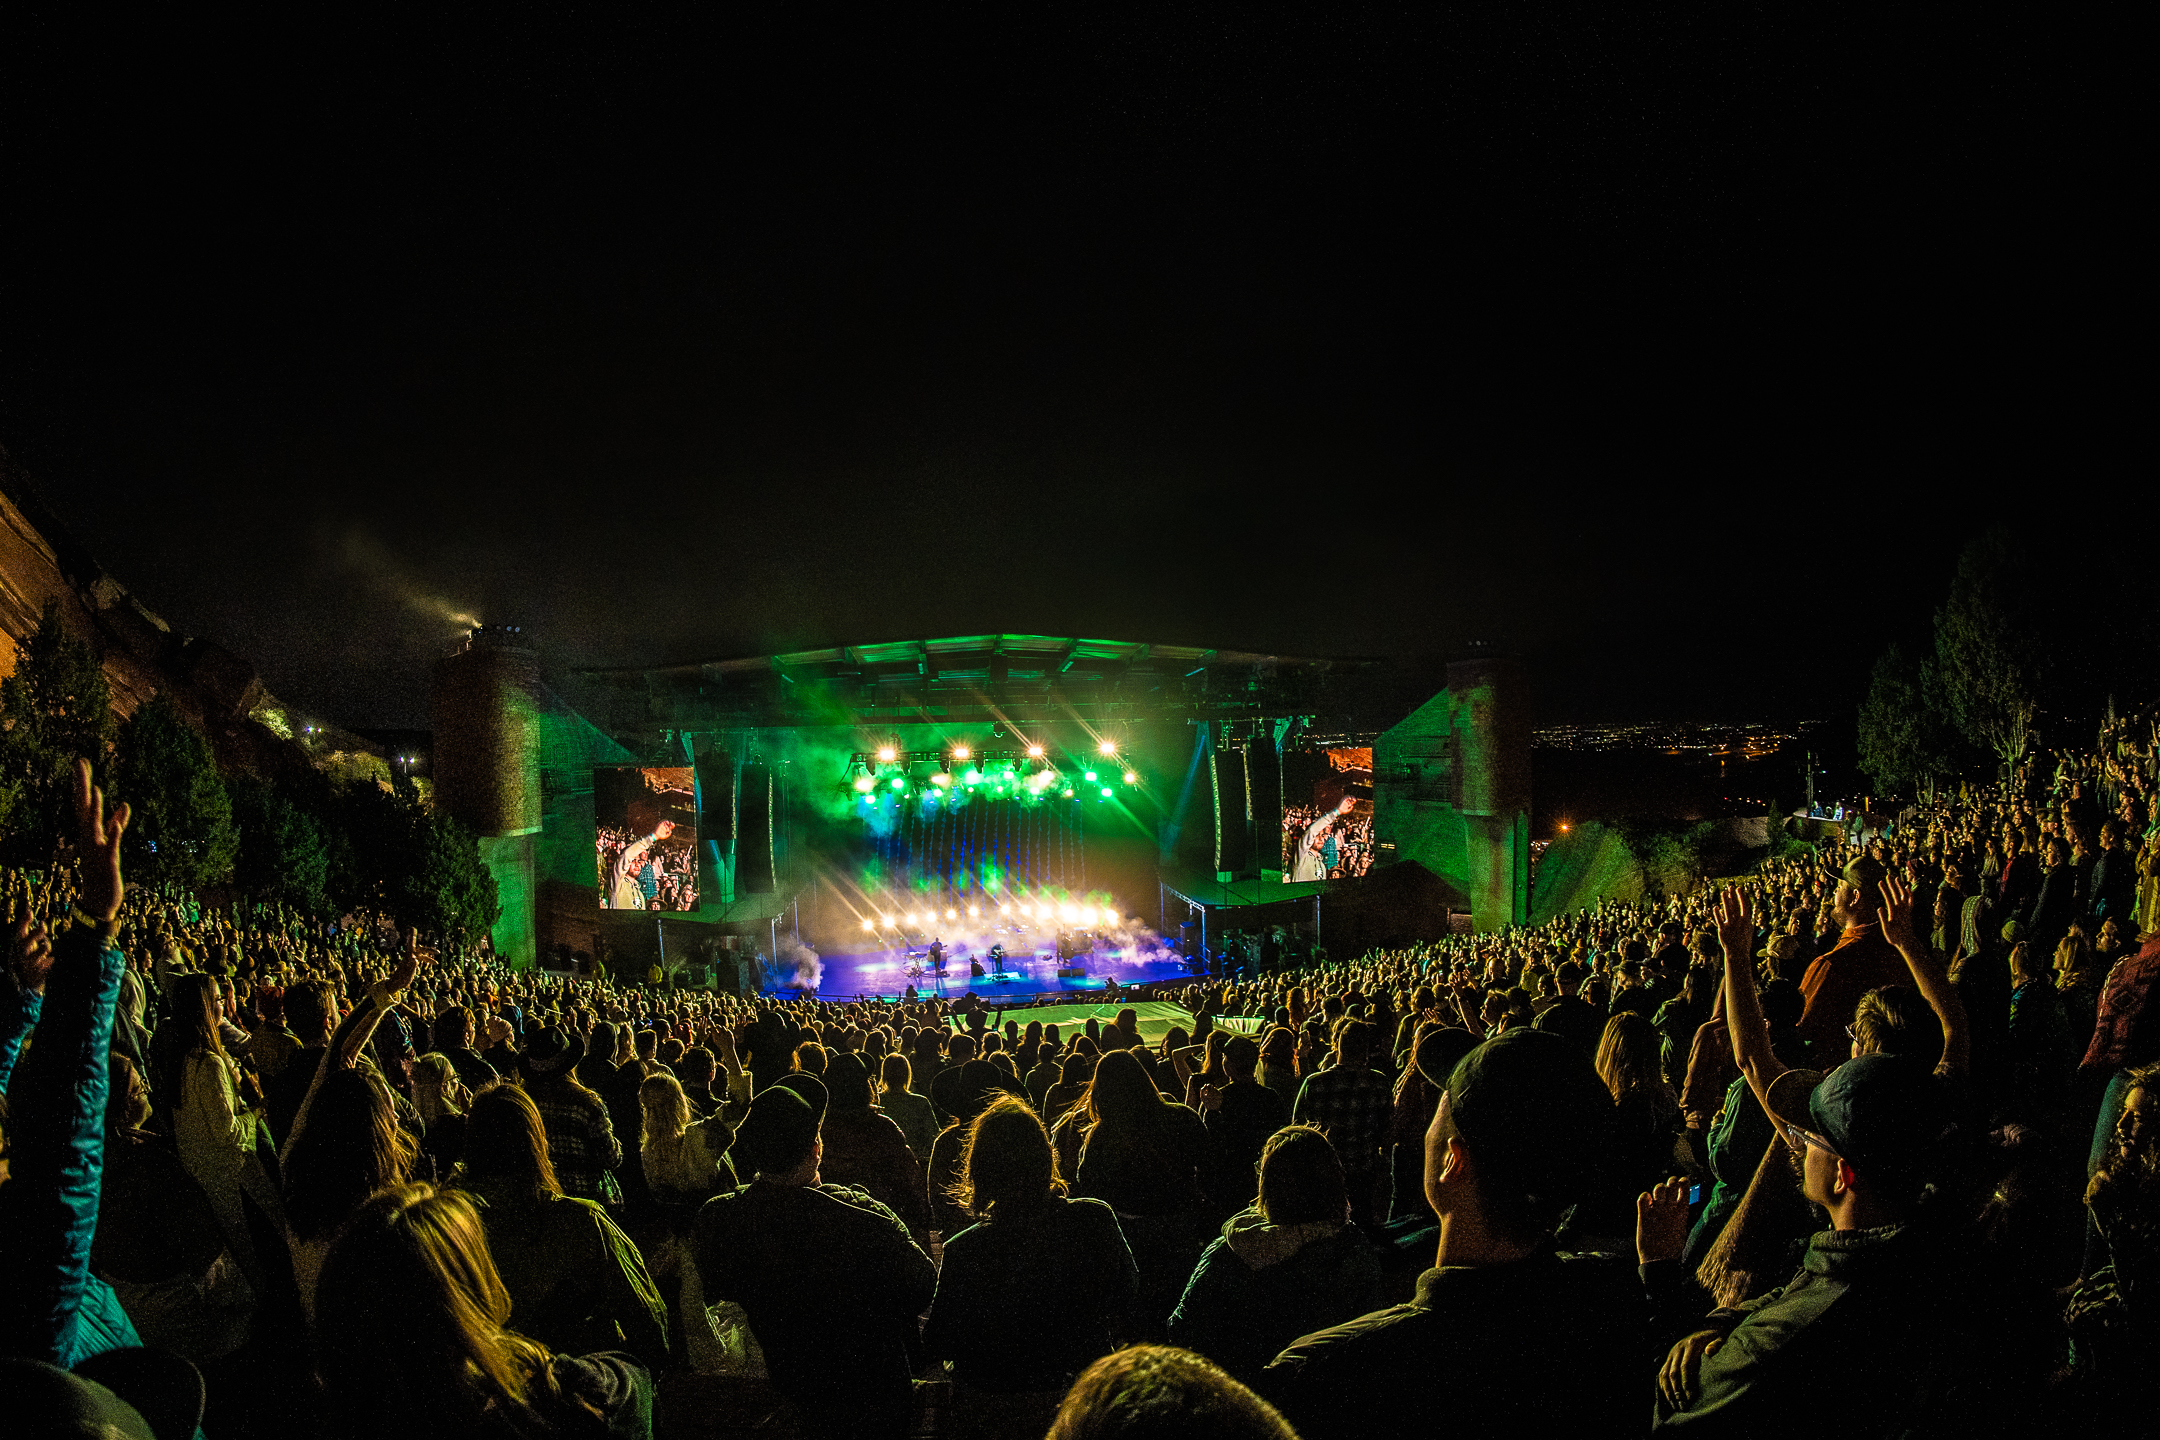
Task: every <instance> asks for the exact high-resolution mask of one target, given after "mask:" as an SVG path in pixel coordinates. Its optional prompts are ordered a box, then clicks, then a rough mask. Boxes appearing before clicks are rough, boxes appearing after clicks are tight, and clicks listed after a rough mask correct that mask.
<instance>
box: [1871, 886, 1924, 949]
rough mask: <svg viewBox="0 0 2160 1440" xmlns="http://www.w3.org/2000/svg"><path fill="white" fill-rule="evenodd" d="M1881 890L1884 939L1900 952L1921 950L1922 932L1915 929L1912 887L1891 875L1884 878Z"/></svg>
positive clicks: (1880, 913) (1881, 916)
mask: <svg viewBox="0 0 2160 1440" xmlns="http://www.w3.org/2000/svg"><path fill="white" fill-rule="evenodd" d="M1880 888H1881V890H1882V909H1881V911H1880V912H1878V913H1879V916H1880V918H1881V920H1882V933H1883V939H1885V940H1888V941H1889V942H1890V943H1891V944H1892V945H1895V946H1897V947H1898V948H1899V949H1900V950H1917V949H1919V948H1920V932H1919V931H1918V930H1916V929H1914V928H1913V896H1912V886H1911V885H1909V884H1907V883H1906V882H1905V881H1903V880H1900V879H1899V878H1898V877H1897V876H1895V875H1891V876H1887V877H1885V878H1884V880H1883V882H1882V885H1881V887H1880Z"/></svg>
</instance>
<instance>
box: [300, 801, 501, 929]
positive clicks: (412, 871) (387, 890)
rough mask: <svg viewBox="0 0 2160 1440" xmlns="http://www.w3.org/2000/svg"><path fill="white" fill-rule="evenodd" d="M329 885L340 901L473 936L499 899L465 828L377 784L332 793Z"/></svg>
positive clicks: (496, 911)
mask: <svg viewBox="0 0 2160 1440" xmlns="http://www.w3.org/2000/svg"><path fill="white" fill-rule="evenodd" d="M331 813H332V816H333V819H332V822H331V826H330V828H331V829H333V830H334V831H335V832H339V833H336V834H333V836H332V837H331V838H330V844H329V846H328V850H329V854H330V862H331V863H330V892H331V896H332V898H333V899H334V900H336V901H337V903H339V904H341V905H379V906H381V907H382V908H383V909H384V910H386V911H388V912H389V913H390V916H391V917H392V918H393V919H394V920H396V921H397V923H398V925H399V926H400V927H401V928H402V927H406V926H417V927H418V928H419V929H421V930H423V931H427V932H430V933H433V934H437V935H442V936H445V937H448V938H450V939H453V940H461V941H466V942H471V941H475V940H478V939H479V938H480V936H481V935H483V934H485V933H487V931H488V930H490V929H491V928H493V926H494V924H495V920H496V917H497V916H498V915H500V914H501V913H502V906H501V903H500V901H499V900H498V898H497V896H496V891H495V877H494V876H493V875H490V874H489V873H488V871H487V867H486V866H485V865H483V864H481V863H480V845H479V842H478V840H476V839H475V838H474V836H473V833H472V832H471V831H470V830H467V829H466V828H465V827H464V826H463V825H461V824H459V823H458V822H457V821H455V820H453V819H451V818H450V817H449V816H447V815H442V814H437V813H434V812H431V811H430V810H429V809H428V808H427V806H426V805H425V804H424V803H423V802H422V801H421V800H420V799H419V797H418V796H416V795H396V794H393V793H391V792H390V791H387V790H385V789H383V788H382V787H381V786H379V785H374V784H368V783H359V784H351V785H347V786H345V787H343V788H342V789H339V790H337V791H336V792H334V795H333V798H332V811H331Z"/></svg>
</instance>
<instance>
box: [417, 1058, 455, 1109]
mask: <svg viewBox="0 0 2160 1440" xmlns="http://www.w3.org/2000/svg"><path fill="white" fill-rule="evenodd" d="M412 1081H413V1085H412V1090H413V1108H414V1109H416V1110H418V1111H419V1112H420V1118H421V1119H422V1120H423V1121H425V1122H426V1123H427V1124H428V1125H430V1126H432V1125H434V1123H435V1122H436V1121H437V1120H440V1119H442V1117H443V1116H445V1115H455V1114H457V1113H459V1112H458V1108H457V1106H455V1105H453V1104H451V1103H450V1098H449V1094H448V1092H449V1089H450V1087H451V1086H452V1085H453V1084H455V1083H457V1069H456V1067H454V1066H453V1065H451V1063H450V1057H449V1056H447V1055H445V1054H443V1053H442V1052H441V1051H440V1050H430V1051H428V1053H427V1054H425V1055H422V1056H420V1057H419V1058H417V1059H415V1060H414V1061H413V1067H412Z"/></svg>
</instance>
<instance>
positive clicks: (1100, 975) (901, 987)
mask: <svg viewBox="0 0 2160 1440" xmlns="http://www.w3.org/2000/svg"><path fill="white" fill-rule="evenodd" d="M1165 955H1166V952H1164V951H1162V950H1158V949H1155V948H1153V947H1149V948H1146V949H1141V948H1137V947H1136V948H1134V949H1132V950H1096V951H1092V952H1090V953H1088V954H1086V955H1084V956H1081V957H1080V961H1079V963H1082V964H1084V965H1085V966H1086V969H1087V975H1086V976H1085V977H1084V978H1078V979H1065V980H1061V979H1059V978H1058V973H1057V972H1058V962H1057V958H1056V956H1055V955H1054V954H1052V953H1049V952H1045V953H1043V954H1040V955H1008V956H1006V958H1005V978H1004V979H1002V980H1000V979H996V978H993V977H992V976H990V975H984V976H983V977H982V978H980V979H971V978H970V977H969V974H968V960H969V959H970V958H976V957H973V952H969V953H965V954H961V955H958V956H955V957H951V958H948V959H947V960H946V962H945V984H944V988H943V989H942V990H940V989H939V988H938V984H937V979H936V977H935V976H933V975H931V974H929V973H927V972H928V969H929V966H928V963H927V962H926V961H925V960H924V959H923V954H922V952H921V951H920V950H912V951H910V950H873V951H869V952H866V953H862V954H855V955H848V954H833V955H824V956H820V957H819V958H820V961H821V963H822V969H821V972H820V974H819V977H818V988H817V994H818V998H819V999H821V1000H852V999H854V998H855V997H856V996H858V995H864V996H868V995H877V996H883V997H886V998H890V999H898V998H899V996H900V995H901V993H902V992H903V991H905V990H906V989H907V987H908V986H909V985H913V986H915V988H916V991H917V993H919V994H921V995H923V996H925V997H929V996H935V995H940V994H942V995H944V996H945V997H946V998H947V999H952V1000H957V999H959V998H960V997H961V996H962V995H965V994H967V993H968V992H969V991H973V992H974V993H976V994H978V995H980V996H982V997H983V998H984V999H985V1000H1021V999H1026V998H1027V997H1029V996H1033V995H1060V994H1072V995H1086V994H1090V993H1094V994H1100V993H1101V992H1102V990H1103V988H1104V987H1103V981H1104V979H1105V978H1106V977H1114V978H1115V979H1116V980H1117V983H1118V984H1119V985H1120V986H1126V985H1141V984H1146V983H1148V982H1150V981H1156V980H1176V979H1179V978H1180V977H1182V976H1184V975H1185V974H1187V973H1188V972H1187V971H1186V968H1185V962H1184V961H1182V960H1180V959H1177V958H1175V957H1174V956H1172V957H1169V958H1157V957H1162V956H1165ZM911 961H912V962H913V963H915V964H918V965H922V966H923V968H924V971H925V973H924V974H923V975H922V977H921V978H920V979H911V978H910V977H909V975H908V973H907V967H908V965H909V963H910V962H911ZM983 963H984V964H985V965H988V964H989V961H987V960H985V961H984V962H983ZM778 993H783V994H784V993H786V992H785V991H784V990H783V991H780V992H778Z"/></svg>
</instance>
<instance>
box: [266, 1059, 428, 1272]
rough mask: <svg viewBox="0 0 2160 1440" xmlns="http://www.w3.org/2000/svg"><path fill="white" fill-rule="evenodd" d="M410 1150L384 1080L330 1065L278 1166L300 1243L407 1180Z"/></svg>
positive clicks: (318, 1235) (316, 1237) (331, 1231)
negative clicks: (303, 1124)
mask: <svg viewBox="0 0 2160 1440" xmlns="http://www.w3.org/2000/svg"><path fill="white" fill-rule="evenodd" d="M413 1155H414V1146H413V1143H412V1138H411V1137H410V1136H408V1135H407V1134H406V1133H405V1129H404V1127H403V1126H401V1125H399V1124H398V1118H397V1106H396V1104H395V1103H394V1102H393V1101H392V1100H391V1098H390V1092H389V1090H388V1088H387V1087H385V1086H384V1085H383V1083H382V1081H380V1080H378V1079H376V1078H375V1077H374V1076H373V1075H370V1074H369V1073H367V1072H366V1071H364V1070H342V1069H341V1070H332V1071H331V1072H330V1073H329V1074H327V1075H325V1076H323V1079H322V1084H321V1085H320V1086H318V1087H317V1088H316V1091H315V1099H314V1102H313V1103H312V1104H311V1105H309V1106H308V1116H307V1128H306V1129H304V1130H302V1131H301V1132H300V1133H299V1135H298V1136H297V1137H296V1138H295V1140H294V1143H293V1144H292V1146H291V1147H290V1150H289V1153H287V1154H286V1155H285V1157H284V1160H283V1163H282V1165H281V1167H280V1168H281V1169H282V1170H283V1172H284V1178H285V1219H286V1222H287V1223H288V1224H290V1225H291V1226H292V1231H293V1234H295V1235H296V1236H298V1237H299V1238H300V1239H301V1240H303V1241H312V1240H320V1239H324V1238H326V1237H327V1236H330V1235H333V1234H335V1233H336V1232H337V1229H338V1227H339V1226H340V1225H342V1224H344V1223H345V1218H346V1217H347V1216H348V1215H350V1214H352V1213H353V1211H354V1209H355V1208H356V1207H358V1206H359V1204H360V1203H361V1202H362V1201H363V1200H365V1199H367V1198H368V1196H370V1195H372V1194H374V1193H375V1192H376V1191H377V1190H380V1189H382V1188H383V1187H385V1186H388V1185H398V1184H402V1183H403V1182H404V1181H405V1179H406V1178H407V1177H408V1176H409V1175H410V1174H411V1172H412V1163H413Z"/></svg>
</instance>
